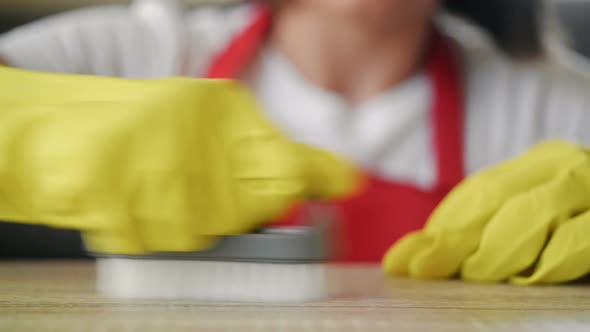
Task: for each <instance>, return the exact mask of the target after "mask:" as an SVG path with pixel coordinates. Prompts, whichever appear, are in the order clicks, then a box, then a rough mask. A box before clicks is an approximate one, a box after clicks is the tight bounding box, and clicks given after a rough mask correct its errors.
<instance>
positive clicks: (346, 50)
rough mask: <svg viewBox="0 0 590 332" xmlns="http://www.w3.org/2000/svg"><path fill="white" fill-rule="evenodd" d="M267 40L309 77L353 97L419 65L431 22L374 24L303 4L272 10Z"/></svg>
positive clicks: (378, 89) (384, 86) (359, 98)
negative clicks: (327, 13)
mask: <svg viewBox="0 0 590 332" xmlns="http://www.w3.org/2000/svg"><path fill="white" fill-rule="evenodd" d="M276 15H277V16H276V19H275V25H274V27H273V32H272V35H271V40H270V42H271V45H272V47H274V48H276V49H277V50H278V51H280V52H281V53H283V54H284V55H285V56H286V57H287V58H288V59H289V61H290V62H291V63H292V64H293V65H294V66H295V67H296V68H297V70H298V71H299V72H300V73H301V74H302V75H303V76H304V77H305V78H306V79H307V80H309V81H310V82H312V83H313V84H316V85H319V86H321V87H323V88H326V89H329V90H331V91H334V92H335V93H338V94H339V95H341V96H343V97H344V98H346V99H347V100H348V101H349V102H351V103H360V102H363V101H365V100H367V99H369V98H371V97H373V96H375V95H378V94H380V93H382V92H384V91H386V90H388V89H390V88H392V87H394V86H395V85H397V84H399V83H401V82H403V81H404V80H406V79H408V78H410V77H411V76H413V75H414V74H415V73H416V71H417V70H419V68H420V67H421V65H422V60H423V53H424V51H425V49H426V48H427V42H428V39H429V34H430V25H429V24H421V25H417V26H416V27H409V26H408V27H403V28H400V27H399V26H391V27H387V26H377V24H368V23H366V22H350V21H344V20H335V19H329V18H326V17H322V16H321V15H319V14H317V13H314V12H310V11H306V10H305V9H304V8H284V9H282V10H279V11H278V12H277V13H276Z"/></svg>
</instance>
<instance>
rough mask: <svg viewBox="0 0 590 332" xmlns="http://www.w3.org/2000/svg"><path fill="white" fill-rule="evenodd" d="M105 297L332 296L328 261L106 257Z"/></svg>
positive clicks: (101, 266)
mask: <svg viewBox="0 0 590 332" xmlns="http://www.w3.org/2000/svg"><path fill="white" fill-rule="evenodd" d="M96 268H97V289H98V291H99V292H100V293H102V294H104V295H106V296H112V297H123V298H138V299H191V300H203V301H223V302H263V303H294V302H295V303H297V302H308V301H314V300H319V299H322V298H324V297H325V296H327V288H326V286H327V284H326V275H325V274H326V271H325V267H324V265H323V264H319V263H318V264H274V263H273V264H271V263H250V262H220V261H195V260H148V259H125V258H101V259H98V260H97V266H96Z"/></svg>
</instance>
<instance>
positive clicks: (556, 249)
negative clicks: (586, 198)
mask: <svg viewBox="0 0 590 332" xmlns="http://www.w3.org/2000/svg"><path fill="white" fill-rule="evenodd" d="M589 234H590V211H586V212H584V213H582V214H580V215H578V216H576V217H574V218H572V219H571V220H569V221H567V222H565V223H563V224H561V225H559V226H558V227H557V229H556V230H555V232H554V233H553V235H552V237H551V239H550V240H549V243H548V244H547V246H546V247H545V250H544V251H543V253H542V254H541V258H540V259H539V262H538V264H537V266H536V268H535V270H534V271H533V273H532V275H530V276H527V277H514V278H511V279H510V281H511V282H512V283H514V284H518V285H530V284H544V283H547V284H549V283H562V282H567V281H572V280H575V279H578V278H580V277H583V276H584V275H586V274H588V273H589V272H590V237H589V236H588V235H589Z"/></svg>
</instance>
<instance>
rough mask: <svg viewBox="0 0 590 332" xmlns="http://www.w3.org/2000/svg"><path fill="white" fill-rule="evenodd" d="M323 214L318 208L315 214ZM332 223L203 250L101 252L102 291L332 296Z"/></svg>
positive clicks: (264, 298) (273, 231)
mask: <svg viewBox="0 0 590 332" xmlns="http://www.w3.org/2000/svg"><path fill="white" fill-rule="evenodd" d="M311 211H313V209H312V210H311ZM317 212H318V210H317V208H316V214H315V216H314V217H318V215H317ZM325 216H326V214H325V213H322V216H321V217H322V218H324V217H325ZM330 224H331V223H330V222H325V220H324V222H313V223H312V224H311V225H309V226H290V227H268V228H264V229H262V230H260V231H258V232H255V233H250V234H243V235H234V236H226V237H223V238H222V239H221V240H220V242H219V243H218V244H217V245H216V246H215V247H214V248H212V249H209V250H206V251H200V252H190V253H157V254H149V255H137V256H135V255H134V256H118V255H99V254H95V256H96V257H97V262H96V269H97V290H98V292H99V293H101V294H103V295H106V296H111V297H123V298H142V299H191V300H203V301H223V302H262V303H298V302H308V301H314V300H321V299H323V298H325V297H327V296H328V295H329V294H328V284H327V283H328V281H327V278H326V277H327V265H326V262H327V260H328V259H329V258H330V256H331V241H329V239H330V227H329V226H328V225H330Z"/></svg>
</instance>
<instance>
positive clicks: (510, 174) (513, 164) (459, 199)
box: [426, 141, 588, 229]
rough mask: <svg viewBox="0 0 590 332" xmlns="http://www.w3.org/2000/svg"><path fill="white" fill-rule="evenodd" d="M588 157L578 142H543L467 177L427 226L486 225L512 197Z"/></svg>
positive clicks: (447, 198)
mask: <svg viewBox="0 0 590 332" xmlns="http://www.w3.org/2000/svg"><path fill="white" fill-rule="evenodd" d="M586 159H588V157H587V155H586V153H585V151H583V150H581V149H580V148H578V147H576V146H574V145H570V144H567V143H564V142H560V141H549V142H546V143H543V144H539V145H538V146H536V147H534V148H532V149H531V150H529V151H528V152H527V153H525V154H524V155H522V156H521V157H519V158H516V159H513V160H509V161H507V162H504V163H502V164H500V165H498V166H495V167H492V168H490V169H487V170H484V171H482V172H480V173H478V174H475V175H473V176H471V177H469V178H467V179H466V180H465V181H463V182H462V183H461V184H459V185H458V186H457V187H456V188H455V189H453V191H451V193H450V194H449V195H448V196H447V197H445V199H444V200H443V201H442V202H441V203H440V204H439V206H438V207H437V209H436V210H435V211H434V213H433V215H432V216H431V218H430V219H429V221H428V223H427V226H426V227H427V228H428V227H438V226H441V227H453V228H456V229H460V228H462V227H467V226H468V225H472V224H479V225H484V224H485V223H487V222H488V220H489V219H490V218H491V217H492V216H493V214H494V213H495V212H496V211H497V210H498V209H499V208H500V207H501V206H502V205H503V204H504V203H505V202H506V201H508V200H509V199H510V198H512V197H514V196H515V195H517V194H519V193H521V192H525V191H527V190H529V189H530V188H533V187H535V186H538V185H540V184H542V183H545V182H548V181H550V180H551V179H552V178H553V177H554V176H555V175H556V174H557V172H558V171H559V170H560V169H562V168H564V167H570V165H572V164H576V163H579V162H580V160H586ZM450 220H452V222H450Z"/></svg>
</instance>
